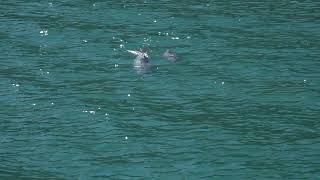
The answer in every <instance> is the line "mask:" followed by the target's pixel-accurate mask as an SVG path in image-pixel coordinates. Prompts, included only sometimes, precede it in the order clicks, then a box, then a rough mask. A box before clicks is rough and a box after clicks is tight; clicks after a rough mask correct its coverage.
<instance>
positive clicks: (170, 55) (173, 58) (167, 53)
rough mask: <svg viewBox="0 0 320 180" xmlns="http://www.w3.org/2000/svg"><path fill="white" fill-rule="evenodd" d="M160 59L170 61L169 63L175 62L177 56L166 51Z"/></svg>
mask: <svg viewBox="0 0 320 180" xmlns="http://www.w3.org/2000/svg"><path fill="white" fill-rule="evenodd" d="M162 57H164V58H166V59H167V60H169V61H171V62H175V61H176V60H177V59H178V56H177V54H176V53H174V52H172V51H170V50H169V49H167V50H166V51H165V52H164V53H163V54H162Z"/></svg>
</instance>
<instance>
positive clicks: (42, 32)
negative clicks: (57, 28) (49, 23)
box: [40, 29, 48, 36]
mask: <svg viewBox="0 0 320 180" xmlns="http://www.w3.org/2000/svg"><path fill="white" fill-rule="evenodd" d="M40 35H41V36H48V30H46V29H45V30H41V31H40Z"/></svg>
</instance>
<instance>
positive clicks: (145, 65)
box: [127, 50, 151, 72]
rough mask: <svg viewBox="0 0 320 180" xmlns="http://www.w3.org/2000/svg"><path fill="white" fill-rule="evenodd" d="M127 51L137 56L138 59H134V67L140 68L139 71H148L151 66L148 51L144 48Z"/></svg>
mask: <svg viewBox="0 0 320 180" xmlns="http://www.w3.org/2000/svg"><path fill="white" fill-rule="evenodd" d="M127 52H129V53H131V54H133V55H135V56H136V59H135V60H134V67H135V69H137V70H138V72H146V71H148V70H149V69H150V68H151V62H150V59H149V55H148V53H147V52H144V51H142V50H140V51H133V50H127Z"/></svg>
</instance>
